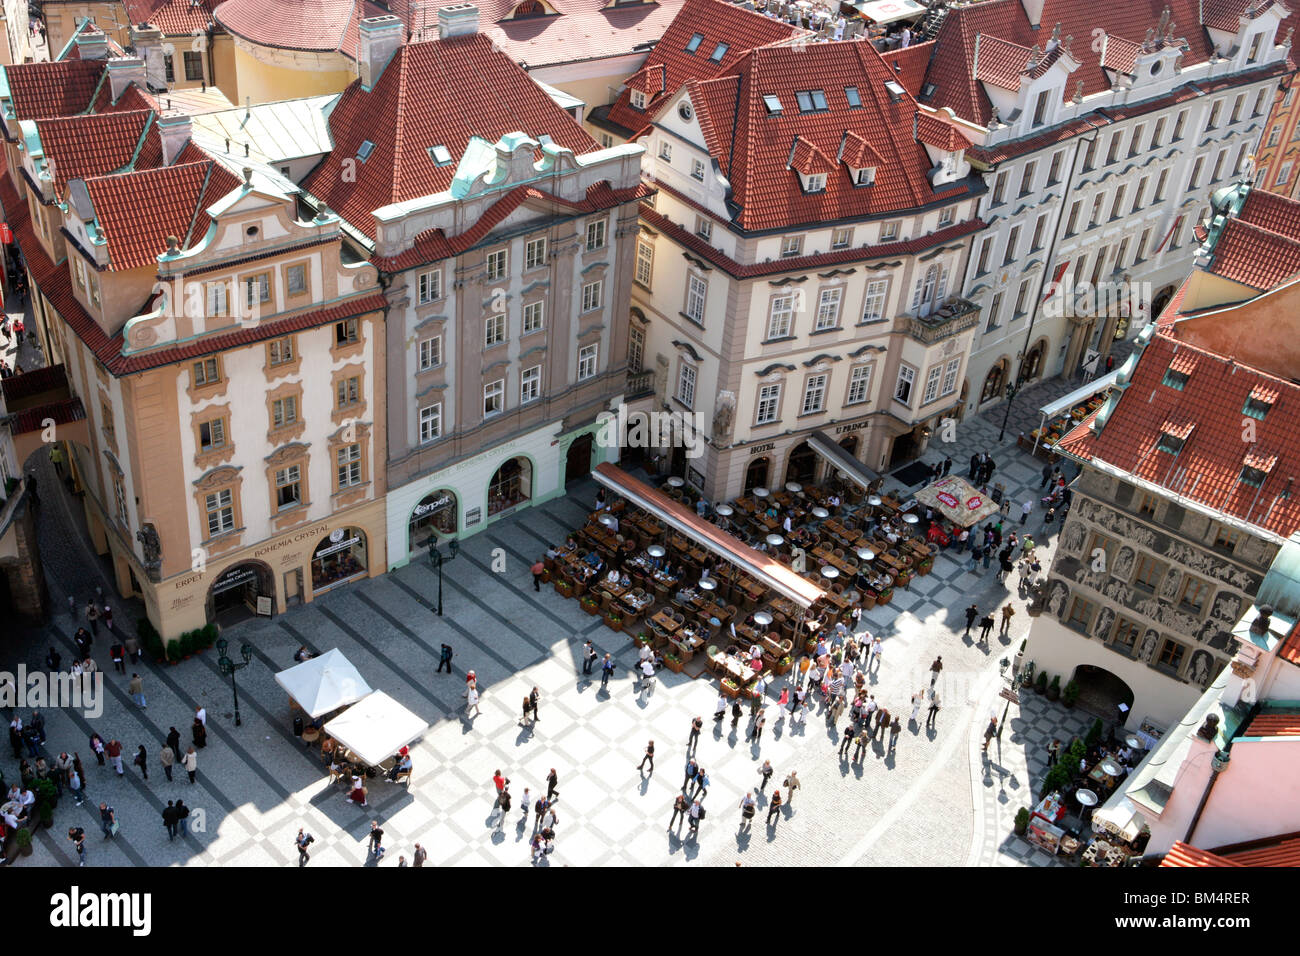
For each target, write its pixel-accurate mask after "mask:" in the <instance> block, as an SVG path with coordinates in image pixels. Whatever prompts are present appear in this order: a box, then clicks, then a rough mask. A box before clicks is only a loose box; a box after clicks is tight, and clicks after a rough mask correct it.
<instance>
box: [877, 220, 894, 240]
mask: <svg viewBox="0 0 1300 956" xmlns="http://www.w3.org/2000/svg"><path fill="white" fill-rule="evenodd" d="M897 238H898V223H897V222H887V223H885V224H884V225H882V226H881V227H880V241H881V242H893V241H894V240H895V239H897Z"/></svg>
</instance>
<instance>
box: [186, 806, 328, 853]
mask: <svg viewBox="0 0 1300 956" xmlns="http://www.w3.org/2000/svg"><path fill="white" fill-rule="evenodd" d="M167 805H168V806H171V801H170V800H169V801H167ZM315 842H316V838H315V837H314V836H312V835H311V834H310V833H308V832H306V831H305V830H304V829H303V828H302V827H299V828H298V835H297V836H296V837H294V838H293V845H294V846H296V847H297V848H298V865H299V866H306V865H307V861H308V860H310V859H311V854H310V853H308V852H307V847H309V846H311V845H312V844H313V843H315Z"/></svg>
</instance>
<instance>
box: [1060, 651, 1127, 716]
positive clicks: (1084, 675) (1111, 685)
mask: <svg viewBox="0 0 1300 956" xmlns="http://www.w3.org/2000/svg"><path fill="white" fill-rule="evenodd" d="M1073 680H1074V681H1075V682H1076V683H1077V684H1078V685H1079V699H1078V701H1077V702H1076V706H1078V707H1080V708H1082V709H1083V710H1086V711H1088V712H1089V713H1092V714H1096V715H1097V716H1098V717H1101V718H1102V719H1103V720H1119V717H1120V711H1119V705H1120V704H1123V705H1124V706H1125V707H1127V708H1129V710H1128V711H1127V712H1126V713H1127V714H1128V715H1129V716H1132V714H1133V711H1132V707H1133V689H1132V688H1131V687H1129V686H1128V684H1126V683H1124V681H1123V680H1121V679H1120V678H1119V677H1117V676H1116V675H1115V674H1112V673H1111V672H1110V671H1108V670H1106V669H1105V668H1102V667H1095V666H1094V665H1092V664H1080V665H1079V666H1078V667H1076V668H1075V669H1074V677H1073Z"/></svg>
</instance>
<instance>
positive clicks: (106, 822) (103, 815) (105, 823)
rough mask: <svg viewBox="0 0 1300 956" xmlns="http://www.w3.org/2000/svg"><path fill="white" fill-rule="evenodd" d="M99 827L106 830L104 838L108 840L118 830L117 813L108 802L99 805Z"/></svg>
mask: <svg viewBox="0 0 1300 956" xmlns="http://www.w3.org/2000/svg"><path fill="white" fill-rule="evenodd" d="M99 828H100V829H101V830H103V831H104V839H105V840H107V839H108V838H109V837H111V836H112V835H113V834H114V833H116V832H117V829H118V827H117V814H115V813H114V812H113V808H112V807H110V806H109V805H108V804H107V803H100V805H99Z"/></svg>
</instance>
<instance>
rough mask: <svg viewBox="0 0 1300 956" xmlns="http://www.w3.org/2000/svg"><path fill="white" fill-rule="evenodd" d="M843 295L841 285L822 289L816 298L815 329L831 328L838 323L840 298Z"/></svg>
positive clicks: (819, 330)
mask: <svg viewBox="0 0 1300 956" xmlns="http://www.w3.org/2000/svg"><path fill="white" fill-rule="evenodd" d="M843 297H844V289H843V288H842V287H839V286H837V287H835V288H833V289H822V291H821V295H820V296H819V297H818V300H817V320H816V322H815V324H814V325H813V328H814V329H815V330H816V331H818V332H821V331H824V330H826V329H833V328H835V327H836V326H838V325H839V324H840V300H841V299H842V298H843Z"/></svg>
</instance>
